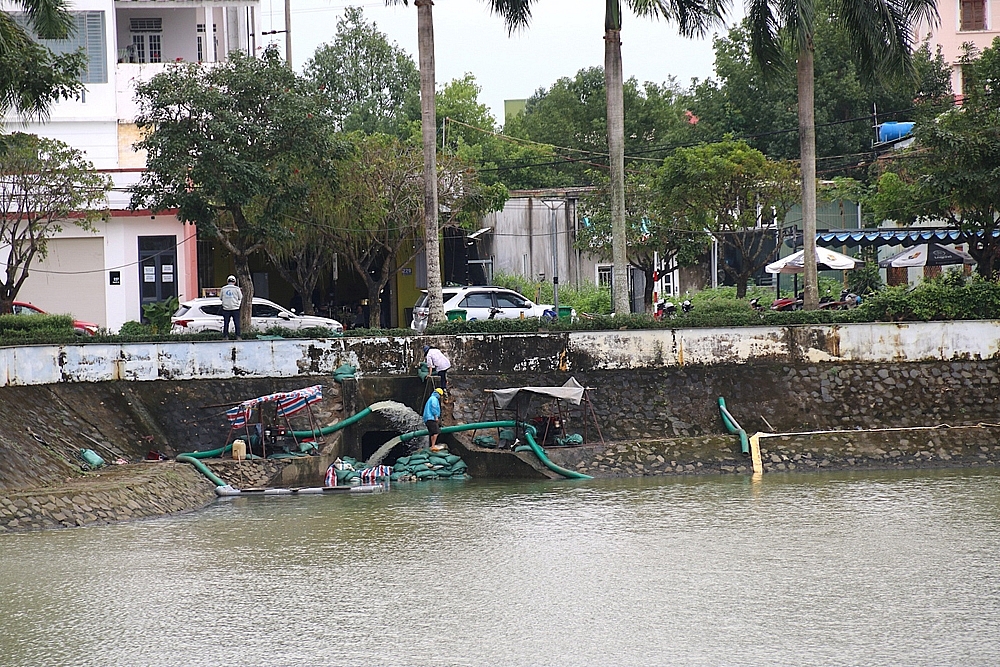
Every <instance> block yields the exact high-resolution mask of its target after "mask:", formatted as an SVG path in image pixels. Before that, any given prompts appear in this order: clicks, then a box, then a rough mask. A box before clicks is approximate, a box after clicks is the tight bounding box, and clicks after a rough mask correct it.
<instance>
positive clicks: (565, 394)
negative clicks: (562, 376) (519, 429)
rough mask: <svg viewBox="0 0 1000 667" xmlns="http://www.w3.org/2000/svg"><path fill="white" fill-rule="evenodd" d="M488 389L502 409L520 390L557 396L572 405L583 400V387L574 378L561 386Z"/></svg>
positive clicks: (578, 403)
mask: <svg viewBox="0 0 1000 667" xmlns="http://www.w3.org/2000/svg"><path fill="white" fill-rule="evenodd" d="M490 391H491V393H492V394H493V397H494V398H495V399H496V402H497V406H498V407H500V409H503V408H506V407H507V406H508V405H510V402H511V401H513V400H514V398H515V397H517V395H518V394H520V393H522V392H524V393H528V394H537V395H539V396H548V397H549V398H558V399H561V400H564V401H569V402H570V403H572V404H573V405H580V402H581V401H582V400H583V392H584V387H583V385H582V384H580V383H579V382H577V381H576V378H570V379H568V380H566V384H564V385H563V386H561V387H513V388H511V389H491V390H490Z"/></svg>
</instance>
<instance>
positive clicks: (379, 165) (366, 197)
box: [311, 134, 506, 313]
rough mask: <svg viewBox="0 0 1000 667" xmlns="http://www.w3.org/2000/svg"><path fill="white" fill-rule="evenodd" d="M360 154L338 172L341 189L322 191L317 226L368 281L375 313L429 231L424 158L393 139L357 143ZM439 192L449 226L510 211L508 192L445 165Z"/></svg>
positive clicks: (358, 138)
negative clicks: (388, 286) (425, 225)
mask: <svg viewBox="0 0 1000 667" xmlns="http://www.w3.org/2000/svg"><path fill="white" fill-rule="evenodd" d="M352 140H353V143H354V150H353V151H352V153H351V155H350V157H348V158H345V159H344V160H342V161H341V164H340V165H339V167H338V171H339V173H340V187H339V189H338V190H337V191H336V192H334V191H333V189H332V188H316V189H315V193H316V196H315V197H314V198H313V199H312V202H311V204H312V215H313V221H314V224H315V225H316V226H317V227H318V228H319V231H318V232H317V233H318V234H320V235H321V236H322V238H323V240H324V242H325V243H327V244H328V245H329V246H330V247H331V248H334V249H336V251H337V252H338V253H339V255H340V256H341V257H342V258H343V259H344V261H345V262H346V263H347V264H348V265H349V266H351V267H352V268H353V269H354V270H355V271H356V272H357V274H358V276H359V277H360V278H361V279H362V280H363V281H364V283H365V286H366V288H367V290H368V303H369V307H370V308H371V311H372V312H373V313H377V312H380V310H381V304H380V299H381V294H382V290H383V289H384V288H385V285H386V283H388V282H389V280H390V279H391V278H392V276H393V275H394V274H395V273H396V272H397V271H399V270H400V269H402V268H403V266H405V265H406V264H407V263H408V262H409V261H410V260H411V259H412V258H413V256H414V255H415V254H416V253H417V252H418V251H419V249H420V243H419V242H416V241H418V239H419V237H420V233H421V231H422V230H423V221H424V217H423V193H424V187H423V156H422V152H421V151H419V150H418V149H417V148H416V147H415V146H414V145H412V144H408V143H404V142H402V141H400V140H399V139H396V138H394V137H390V136H387V135H379V134H375V135H368V136H365V135H361V134H355V135H353V136H352ZM437 189H438V192H439V193H440V194H441V203H442V206H443V208H444V210H446V211H448V218H447V219H446V220H445V221H444V224H445V225H461V224H468V223H469V222H471V220H474V219H478V217H479V216H481V215H482V214H484V213H487V212H489V211H493V210H497V209H499V208H500V207H501V206H502V205H503V199H504V198H505V194H506V191H505V190H504V188H503V186H497V185H494V186H483V185H482V184H480V183H479V182H478V179H477V177H476V174H475V171H473V170H471V169H468V168H467V166H466V165H464V164H461V163H459V162H458V161H456V160H455V159H453V158H445V159H443V160H442V164H441V171H440V173H439V182H438V188H437Z"/></svg>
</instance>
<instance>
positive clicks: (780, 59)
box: [747, 0, 938, 310]
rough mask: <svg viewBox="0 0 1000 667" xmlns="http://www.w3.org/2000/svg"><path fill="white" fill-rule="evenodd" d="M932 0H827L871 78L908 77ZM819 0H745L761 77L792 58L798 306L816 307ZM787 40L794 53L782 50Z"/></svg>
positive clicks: (932, 13) (930, 19) (932, 17)
mask: <svg viewBox="0 0 1000 667" xmlns="http://www.w3.org/2000/svg"><path fill="white" fill-rule="evenodd" d="M935 2H936V0H830V12H831V15H832V16H833V17H834V18H835V20H836V21H839V22H840V24H841V26H842V27H843V29H844V31H845V32H846V34H847V35H848V39H849V40H850V43H851V48H852V49H853V51H854V57H855V59H856V60H857V64H858V72H859V73H860V74H861V76H862V77H863V78H865V79H866V80H867V81H869V82H871V81H873V80H876V79H878V78H880V77H885V76H898V75H901V74H905V75H912V72H913V64H912V61H911V58H910V56H911V49H912V46H913V44H914V31H915V29H916V26H917V25H918V24H919V23H920V22H922V21H926V22H927V23H928V24H936V23H937V21H938V14H937V7H936V4H935ZM817 5H818V0H792V1H791V2H789V1H788V0H747V24H748V26H749V28H750V51H751V57H752V58H753V59H754V60H755V61H756V62H757V64H758V65H759V66H760V68H761V70H762V71H763V72H764V74H765V75H766V76H772V75H774V74H777V73H780V72H782V71H783V70H786V69H789V63H788V59H789V58H792V57H794V58H795V59H796V67H795V71H796V77H797V82H798V98H799V151H800V159H801V167H802V234H803V241H804V246H805V275H804V283H805V285H804V294H803V308H805V309H807V310H815V309H816V308H818V307H819V293H818V289H817V275H816V273H817V271H816V121H815V115H814V113H813V93H814V82H813V59H814V56H815V47H814V44H813V19H814V17H815V16H816V10H817ZM786 44H790V46H791V48H792V50H793V51H794V53H790V51H789V50H788V49H786V48H785V45H786Z"/></svg>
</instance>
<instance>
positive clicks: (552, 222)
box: [542, 199, 565, 317]
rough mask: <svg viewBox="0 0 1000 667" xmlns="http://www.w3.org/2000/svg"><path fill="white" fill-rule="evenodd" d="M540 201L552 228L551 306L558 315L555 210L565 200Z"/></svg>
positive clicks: (560, 206) (557, 260)
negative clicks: (545, 209)
mask: <svg viewBox="0 0 1000 667" xmlns="http://www.w3.org/2000/svg"><path fill="white" fill-rule="evenodd" d="M542 203H543V204H545V206H546V207H547V208H548V209H549V223H550V225H551V228H552V307H553V308H554V309H555V311H556V317H559V218H558V216H557V215H556V211H558V210H559V209H560V208H562V206H563V204H564V203H565V202H563V201H560V200H558V199H543V200H542Z"/></svg>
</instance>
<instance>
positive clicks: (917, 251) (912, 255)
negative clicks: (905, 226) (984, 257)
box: [878, 243, 976, 268]
mask: <svg viewBox="0 0 1000 667" xmlns="http://www.w3.org/2000/svg"><path fill="white" fill-rule="evenodd" d="M975 263H976V260H975V259H973V258H972V255H970V254H969V253H967V252H963V251H962V250H956V249H955V248H946V247H944V246H941V245H938V244H937V243H924V244H921V245H915V246H913V247H912V248H906V249H905V250H903V252H899V253H896V254H895V255H893V256H892V257H888V258H886V259H883V260H882V261H881V262H879V263H878V265H879V266H880V267H882V268H887V267H890V266H893V267H903V266H949V265H952V264H975Z"/></svg>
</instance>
